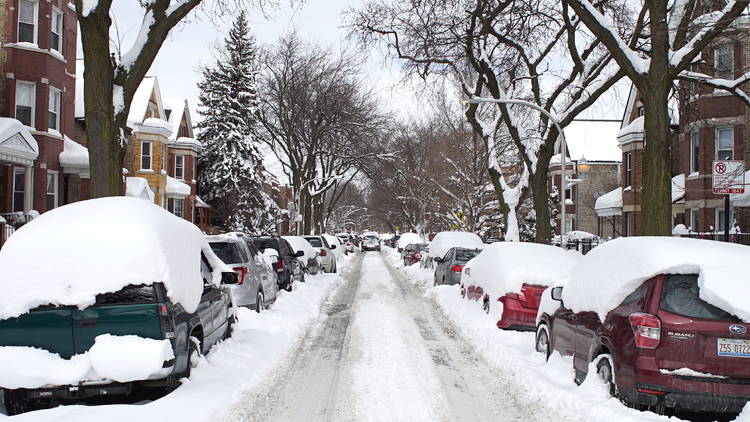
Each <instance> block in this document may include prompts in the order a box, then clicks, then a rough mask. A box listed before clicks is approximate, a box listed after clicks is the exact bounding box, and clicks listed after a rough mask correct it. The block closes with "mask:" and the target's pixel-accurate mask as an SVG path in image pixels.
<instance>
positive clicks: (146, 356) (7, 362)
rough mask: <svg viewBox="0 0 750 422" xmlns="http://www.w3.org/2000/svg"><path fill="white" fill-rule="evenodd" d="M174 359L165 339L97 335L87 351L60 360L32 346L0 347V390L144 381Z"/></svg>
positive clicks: (54, 355)
mask: <svg viewBox="0 0 750 422" xmlns="http://www.w3.org/2000/svg"><path fill="white" fill-rule="evenodd" d="M173 358H174V353H173V352H172V345H171V343H170V342H169V340H154V339H147V338H141V337H138V336H113V335H110V334H103V335H100V336H97V337H96V339H95V343H94V345H93V346H92V347H91V349H90V350H89V351H88V352H86V353H84V354H81V355H76V356H73V357H72V358H70V359H69V360H68V359H63V358H61V357H60V355H58V354H53V353H50V352H48V351H46V350H42V349H37V348H33V347H14V346H4V347H0V387H4V388H10V389H15V388H40V387H44V386H59V385H77V384H78V383H80V382H82V381H87V380H102V379H106V380H114V381H118V382H130V381H137V380H145V379H148V378H149V377H150V376H152V375H154V374H156V373H158V372H159V371H160V370H162V366H163V365H164V362H165V361H168V360H170V359H173Z"/></svg>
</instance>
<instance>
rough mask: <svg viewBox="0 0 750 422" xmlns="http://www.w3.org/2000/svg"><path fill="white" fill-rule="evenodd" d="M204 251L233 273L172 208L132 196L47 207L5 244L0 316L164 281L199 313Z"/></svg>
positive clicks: (217, 270) (217, 276)
mask: <svg viewBox="0 0 750 422" xmlns="http://www.w3.org/2000/svg"><path fill="white" fill-rule="evenodd" d="M201 252H203V254H204V255H205V256H206V258H207V259H208V261H209V263H210V264H211V266H212V267H213V269H214V273H213V280H209V281H212V282H213V283H215V284H218V283H219V282H220V281H221V271H231V270H230V269H229V268H228V267H226V265H224V264H223V263H222V262H221V261H220V260H219V259H218V258H217V257H216V255H214V253H213V251H211V248H210V247H209V246H208V243H207V242H206V240H205V238H204V236H203V234H202V233H201V231H200V230H199V229H198V228H197V227H196V226H195V225H193V224H192V223H190V222H189V221H186V220H183V219H181V218H179V217H176V216H174V215H172V214H170V213H169V212H168V211H167V210H165V209H163V208H161V207H159V206H157V205H154V204H152V203H149V202H147V201H143V200H141V199H136V198H129V197H110V198H102V199H93V200H89V201H82V202H77V203H74V204H70V205H65V206H63V207H60V208H56V209H54V210H52V211H49V212H46V213H44V214H43V215H41V216H40V217H38V218H36V219H34V220H33V221H32V222H31V223H28V224H26V225H25V226H23V227H22V228H20V229H19V230H18V231H16V233H14V234H13V236H11V237H10V238H9V239H8V241H7V243H6V244H5V245H4V246H3V249H2V250H0V290H1V291H2V292H3V294H2V297H0V319H5V318H11V317H16V316H19V315H21V314H23V313H25V312H28V311H29V310H30V309H33V308H35V307H37V306H40V305H47V304H53V305H65V306H77V307H79V308H81V309H83V308H86V307H87V306H90V305H92V304H93V303H94V302H95V299H96V295H97V294H100V293H109V292H116V291H118V290H120V289H122V288H123V287H125V286H127V285H131V284H133V285H138V284H145V285H150V284H153V283H156V282H162V283H164V286H165V287H166V289H167V294H168V295H169V297H170V299H172V301H173V302H175V303H179V304H181V305H182V306H183V307H184V308H185V310H187V311H188V312H193V311H195V309H196V308H197V306H198V303H199V302H200V298H201V293H202V292H203V279H202V278H201V271H200V265H201Z"/></svg>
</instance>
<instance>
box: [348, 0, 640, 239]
mask: <svg viewBox="0 0 750 422" xmlns="http://www.w3.org/2000/svg"><path fill="white" fill-rule="evenodd" d="M604 3H605V4H607V5H609V4H610V3H612V2H604ZM350 20H351V24H350V25H351V28H352V31H353V33H354V34H356V35H358V36H359V38H360V40H361V41H363V42H364V43H367V44H378V43H381V45H385V47H386V48H387V50H388V51H389V52H390V53H392V54H394V55H395V56H396V57H398V58H400V59H403V60H404V61H405V69H406V70H407V71H408V72H410V73H412V74H416V75H420V76H425V75H427V74H429V73H439V74H445V75H450V76H451V77H453V78H454V79H455V80H456V81H457V82H458V85H459V87H460V88H461V91H462V92H463V94H464V95H465V96H466V97H469V98H478V97H490V98H491V99H493V100H498V101H497V102H495V103H493V104H491V105H482V104H478V103H471V104H470V105H469V106H468V108H467V109H466V112H465V115H466V118H467V120H468V121H469V123H470V124H471V125H472V127H473V128H474V130H475V131H476V132H477V133H478V134H480V136H481V138H482V140H483V141H484V144H485V148H486V149H487V151H494V150H495V149H496V145H497V144H498V143H499V141H500V140H501V139H498V135H500V136H501V137H506V136H507V137H509V139H510V140H511V141H512V143H513V145H514V146H515V153H514V155H515V158H516V160H517V161H518V162H520V163H521V168H520V177H518V176H517V175H515V174H508V172H507V171H506V170H507V169H504V168H503V167H502V166H501V164H500V162H499V161H498V160H497V156H496V155H495V154H493V153H490V154H489V155H488V159H489V162H488V163H487V168H488V172H489V174H490V178H491V180H492V183H493V186H494V188H495V191H496V194H497V198H498V201H499V203H500V208H501V210H502V211H503V213H504V214H505V215H506V227H507V230H508V232H507V233H506V238H508V239H510V240H517V239H518V220H517V215H516V214H517V209H518V206H519V204H520V203H521V202H522V200H523V198H525V197H526V196H527V195H529V194H531V195H533V202H534V210H535V211H536V214H537V217H538V222H539V226H538V230H537V237H536V241H538V242H548V241H549V239H550V237H551V224H550V215H549V208H548V203H547V186H546V185H547V177H548V167H549V162H550V159H551V158H552V156H553V154H554V152H555V143H556V141H557V139H558V133H557V129H556V128H555V127H554V125H553V124H552V122H551V121H550V119H549V118H548V117H547V116H546V115H540V116H535V117H531V116H533V115H529V116H530V117H529V118H523V119H522V118H520V117H521V116H523V115H528V110H524V109H523V107H519V106H510V105H508V104H505V103H502V102H499V101H502V100H508V99H514V100H521V101H527V104H528V105H531V106H536V107H540V108H542V109H544V110H545V111H546V112H548V113H549V114H552V115H555V117H556V120H557V121H558V122H559V123H560V125H561V126H562V127H565V126H566V125H568V124H569V123H570V122H571V121H573V119H574V118H575V117H576V116H578V115H579V114H580V113H582V112H583V111H584V110H586V108H588V107H589V106H590V105H591V104H593V103H594V102H595V101H596V100H597V99H598V98H599V97H600V96H601V95H602V94H603V93H604V92H606V91H607V90H608V89H609V88H610V87H611V86H612V85H613V84H614V83H615V82H616V81H618V80H619V79H620V78H621V77H622V76H623V73H622V72H620V71H618V69H617V68H616V67H614V66H611V56H610V55H609V53H608V52H607V51H606V50H605V49H603V48H602V46H601V43H600V41H599V40H598V39H596V38H595V37H593V36H591V35H590V34H589V33H586V32H585V31H582V30H581V27H582V25H581V23H580V21H579V20H578V19H577V18H572V17H570V16H569V13H568V11H567V9H566V7H565V5H560V4H559V3H558V2H557V1H553V0H501V1H498V0H471V1H468V2H467V1H461V0H411V1H390V0H372V1H370V2H368V3H367V4H366V6H365V7H364V8H363V9H361V10H353V11H351V12H350ZM622 26H623V27H624V26H626V25H625V22H622ZM487 112H489V113H491V115H492V117H491V118H483V115H484V113H487ZM501 127H502V128H503V130H502V131H500V130H499V129H500V128H501Z"/></svg>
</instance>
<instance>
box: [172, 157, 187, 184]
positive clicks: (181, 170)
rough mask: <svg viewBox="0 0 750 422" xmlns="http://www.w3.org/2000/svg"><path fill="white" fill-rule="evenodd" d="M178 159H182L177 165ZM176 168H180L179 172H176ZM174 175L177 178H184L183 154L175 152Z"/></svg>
mask: <svg viewBox="0 0 750 422" xmlns="http://www.w3.org/2000/svg"><path fill="white" fill-rule="evenodd" d="M179 161H182V163H181V164H180V165H179V166H178V165H177V163H178V162H179ZM177 169H180V174H178V173H177ZM174 177H175V179H177V180H185V155H184V154H175V156H174Z"/></svg>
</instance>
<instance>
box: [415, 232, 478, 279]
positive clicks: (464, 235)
mask: <svg viewBox="0 0 750 422" xmlns="http://www.w3.org/2000/svg"><path fill="white" fill-rule="evenodd" d="M451 248H464V249H482V248H484V242H483V241H482V238H481V237H479V236H477V235H476V234H475V233H471V232H455V231H453V232H440V233H438V234H436V235H435V237H434V238H432V242H430V249H429V251H428V252H427V254H426V256H425V257H423V258H422V268H432V267H433V266H434V263H435V259H436V258H446V259H448V258H449V257H448V256H446V255H447V253H448V251H449V250H450V249H451ZM458 273H459V275H460V274H461V271H459V272H458ZM454 284H455V283H454Z"/></svg>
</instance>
